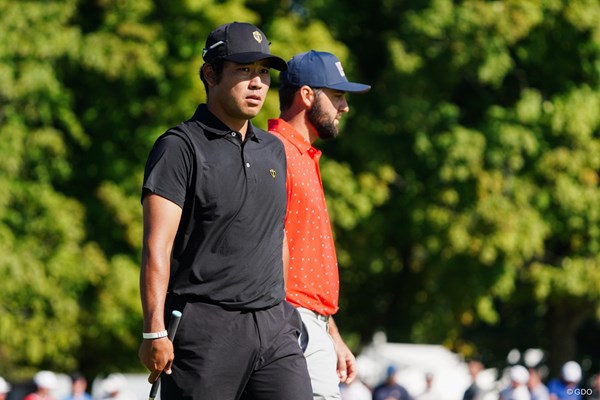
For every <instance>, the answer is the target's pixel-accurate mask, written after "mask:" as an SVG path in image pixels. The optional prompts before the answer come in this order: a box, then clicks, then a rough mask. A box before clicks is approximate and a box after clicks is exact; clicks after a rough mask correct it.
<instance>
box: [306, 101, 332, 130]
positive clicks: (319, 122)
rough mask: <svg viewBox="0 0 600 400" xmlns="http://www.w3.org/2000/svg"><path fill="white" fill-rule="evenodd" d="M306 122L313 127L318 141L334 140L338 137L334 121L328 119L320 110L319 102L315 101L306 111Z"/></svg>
mask: <svg viewBox="0 0 600 400" xmlns="http://www.w3.org/2000/svg"><path fill="white" fill-rule="evenodd" d="M308 121H309V122H310V123H311V124H312V126H314V127H315V130H316V131H317V135H319V139H324V140H327V139H335V138H336V137H337V135H338V128H337V127H336V126H335V124H334V121H335V119H333V118H332V119H328V118H327V115H325V114H324V113H323V111H322V109H321V100H320V99H319V97H317V98H316V99H315V102H314V103H313V105H312V107H311V108H310V109H309V110H308Z"/></svg>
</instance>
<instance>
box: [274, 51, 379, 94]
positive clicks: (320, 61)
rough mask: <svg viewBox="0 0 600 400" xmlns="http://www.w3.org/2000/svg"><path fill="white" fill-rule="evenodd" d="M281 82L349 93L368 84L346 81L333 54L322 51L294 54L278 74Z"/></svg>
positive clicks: (360, 90) (356, 91)
mask: <svg viewBox="0 0 600 400" xmlns="http://www.w3.org/2000/svg"><path fill="white" fill-rule="evenodd" d="M280 80H281V82H282V83H283V84H284V85H285V84H288V85H292V86H304V85H307V86H310V87H314V88H328V89H335V90H341V91H342V92H349V93H363V92H366V91H367V90H369V89H371V86H369V85H363V84H362V83H354V82H348V78H346V74H345V73H344V69H343V68H342V63H341V62H340V60H339V59H338V58H337V57H336V56H335V55H333V54H331V53H327V52H324V51H315V50H311V51H307V52H306V53H300V54H296V55H295V56H294V57H292V59H291V60H289V61H288V69H287V71H285V72H282V73H281V75H280Z"/></svg>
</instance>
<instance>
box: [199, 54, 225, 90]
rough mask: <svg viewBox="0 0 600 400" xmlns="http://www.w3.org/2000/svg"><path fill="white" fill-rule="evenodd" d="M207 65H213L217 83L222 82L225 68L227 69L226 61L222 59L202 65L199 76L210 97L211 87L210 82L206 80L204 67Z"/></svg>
mask: <svg viewBox="0 0 600 400" xmlns="http://www.w3.org/2000/svg"><path fill="white" fill-rule="evenodd" d="M207 64H210V65H212V67H213V70H214V71H215V79H216V80H217V83H219V82H221V78H222V77H223V68H224V67H225V59H224V58H221V57H219V58H215V59H214V60H212V61H211V62H210V63H204V64H202V66H201V67H200V70H199V71H198V74H199V75H200V80H201V81H202V83H203V84H204V90H206V95H207V96H208V87H209V85H208V82H207V81H206V79H205V78H204V67H205V66H206V65H207Z"/></svg>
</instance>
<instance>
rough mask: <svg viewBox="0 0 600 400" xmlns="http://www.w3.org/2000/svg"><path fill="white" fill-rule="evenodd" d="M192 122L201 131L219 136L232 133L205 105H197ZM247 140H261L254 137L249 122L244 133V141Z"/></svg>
mask: <svg viewBox="0 0 600 400" xmlns="http://www.w3.org/2000/svg"><path fill="white" fill-rule="evenodd" d="M192 120H194V121H196V122H197V123H198V124H199V125H200V126H202V129H204V130H206V131H209V132H211V133H214V134H216V135H219V136H225V135H228V134H230V133H231V132H234V131H233V130H231V129H230V128H229V127H228V126H227V125H225V124H224V123H223V122H222V121H221V120H220V119H219V118H217V117H216V116H215V115H214V114H213V113H211V112H210V111H209V109H208V107H207V106H206V104H200V105H198V107H197V108H196V112H195V113H194V116H193V117H192ZM238 133H239V132H238ZM248 139H252V140H254V141H257V142H258V141H260V140H261V138H260V137H259V136H257V135H256V130H255V129H254V126H253V125H252V122H250V121H248V129H247V131H246V140H248Z"/></svg>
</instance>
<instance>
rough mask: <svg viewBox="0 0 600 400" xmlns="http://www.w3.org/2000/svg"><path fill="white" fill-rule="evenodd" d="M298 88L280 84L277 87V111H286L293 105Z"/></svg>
mask: <svg viewBox="0 0 600 400" xmlns="http://www.w3.org/2000/svg"><path fill="white" fill-rule="evenodd" d="M298 89H300V86H294V85H290V84H285V83H281V84H280V86H279V111H286V110H288V109H289V108H290V107H291V106H292V104H293V103H294V96H295V95H296V92H297V91H298Z"/></svg>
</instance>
